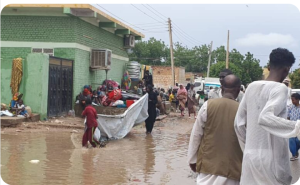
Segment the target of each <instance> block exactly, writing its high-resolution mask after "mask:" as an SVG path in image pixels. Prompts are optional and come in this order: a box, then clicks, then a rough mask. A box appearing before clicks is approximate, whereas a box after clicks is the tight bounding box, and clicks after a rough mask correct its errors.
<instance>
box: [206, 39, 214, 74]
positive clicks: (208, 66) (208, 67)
mask: <svg viewBox="0 0 300 185" xmlns="http://www.w3.org/2000/svg"><path fill="white" fill-rule="evenodd" d="M212 45H213V41H211V43H210V48H209V58H208V65H207V77H209V70H210V60H211V50H212Z"/></svg>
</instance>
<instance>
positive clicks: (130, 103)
mask: <svg viewBox="0 0 300 185" xmlns="http://www.w3.org/2000/svg"><path fill="white" fill-rule="evenodd" d="M132 104H134V100H126V106H127V108H128V107H130V106H131V105H132Z"/></svg>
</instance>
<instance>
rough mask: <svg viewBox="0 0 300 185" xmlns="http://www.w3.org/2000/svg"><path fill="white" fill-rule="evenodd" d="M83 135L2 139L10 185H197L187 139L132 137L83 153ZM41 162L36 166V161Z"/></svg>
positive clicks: (179, 136)
mask: <svg viewBox="0 0 300 185" xmlns="http://www.w3.org/2000/svg"><path fill="white" fill-rule="evenodd" d="M81 137H82V134H81V133H73V134H71V133H66V132H62V133H61V132H54V133H21V134H17V135H16V134H15V135H14V134H1V154H2V155H1V165H2V166H1V176H2V179H3V180H4V181H5V182H6V183H8V184H195V179H194V178H193V177H191V172H190V170H189V167H188V165H187V147H188V141H189V136H188V135H186V134H174V133H154V134H153V135H152V136H151V135H148V136H146V135H145V134H144V133H130V134H129V135H128V136H127V137H126V138H124V139H122V140H116V141H110V142H109V143H108V144H107V146H106V148H97V149H83V148H81ZM35 159H36V160H40V162H39V163H37V164H32V163H30V162H29V161H30V160H35Z"/></svg>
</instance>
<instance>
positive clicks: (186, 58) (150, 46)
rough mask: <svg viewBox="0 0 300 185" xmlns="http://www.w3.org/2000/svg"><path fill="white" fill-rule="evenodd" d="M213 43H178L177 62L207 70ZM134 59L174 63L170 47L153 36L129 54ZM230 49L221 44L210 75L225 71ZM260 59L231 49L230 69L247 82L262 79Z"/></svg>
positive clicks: (214, 54) (187, 67)
mask: <svg viewBox="0 0 300 185" xmlns="http://www.w3.org/2000/svg"><path fill="white" fill-rule="evenodd" d="M209 48H210V46H209V45H206V44H204V45H201V46H195V47H193V48H191V49H190V48H188V47H186V46H183V45H182V44H181V43H179V42H177V43H174V47H173V54H174V65H175V66H182V67H185V70H186V72H200V73H203V74H205V73H207V65H208V58H209ZM129 59H130V61H138V62H140V63H142V64H147V65H166V66H170V65H171V58H170V48H169V46H167V45H165V43H164V42H163V41H161V40H156V39H155V38H150V39H149V40H148V41H139V42H137V43H136V44H135V48H133V49H132V52H131V53H129ZM225 60H226V48H225V46H220V47H217V48H216V49H215V50H213V51H212V55H211V68H210V69H211V70H210V76H213V77H218V76H219V73H220V71H221V70H223V69H225V62H224V61H225ZM259 62H260V61H259V60H258V59H255V58H254V57H253V54H251V53H250V52H248V53H247V54H246V55H242V54H241V53H240V52H239V51H237V50H236V49H232V50H231V51H230V52H229V68H230V69H231V70H232V71H233V73H234V74H236V75H237V76H239V77H240V78H241V80H242V83H243V84H247V83H250V82H252V81H255V80H260V79H261V77H262V72H263V70H262V68H261V67H260V65H259Z"/></svg>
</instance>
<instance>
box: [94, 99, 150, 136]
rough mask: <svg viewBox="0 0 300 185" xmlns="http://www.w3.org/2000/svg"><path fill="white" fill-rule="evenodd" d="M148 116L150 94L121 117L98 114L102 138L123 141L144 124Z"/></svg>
mask: <svg viewBox="0 0 300 185" xmlns="http://www.w3.org/2000/svg"><path fill="white" fill-rule="evenodd" d="M148 116H149V115H148V94H145V95H144V96H143V97H142V98H140V99H139V100H138V101H137V102H135V103H134V104H132V105H131V106H130V107H129V108H128V109H127V110H126V111H125V112H124V113H123V114H121V115H104V114H98V119H97V122H98V128H99V129H100V132H101V136H104V137H108V138H114V139H121V138H123V137H125V136H126V135H127V134H128V133H129V132H130V130H131V129H132V128H133V126H136V125H138V124H141V123H143V122H144V121H145V120H146V119H147V118H148Z"/></svg>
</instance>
